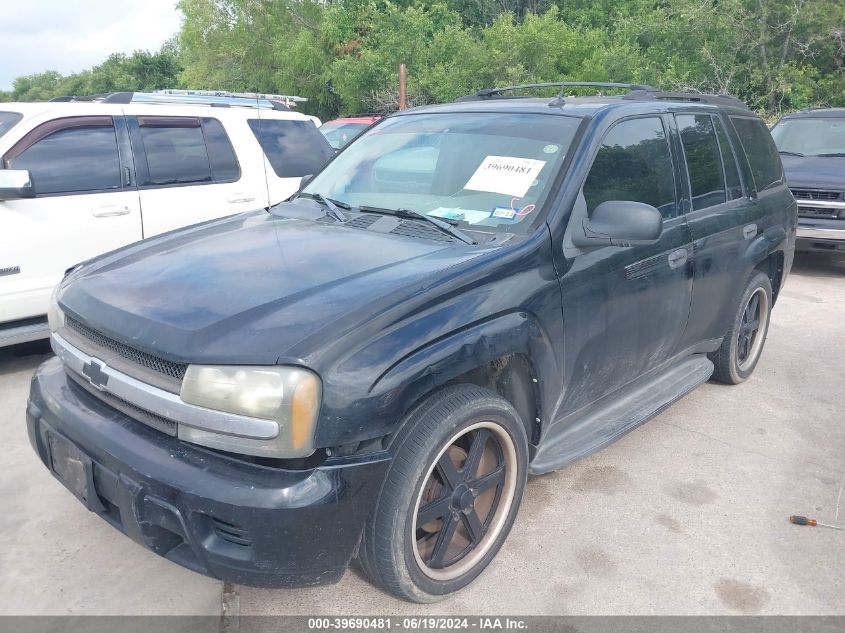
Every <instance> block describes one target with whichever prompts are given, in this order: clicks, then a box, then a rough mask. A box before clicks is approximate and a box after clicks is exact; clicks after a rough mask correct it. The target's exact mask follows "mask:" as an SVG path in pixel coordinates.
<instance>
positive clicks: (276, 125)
mask: <svg viewBox="0 0 845 633" xmlns="http://www.w3.org/2000/svg"><path fill="white" fill-rule="evenodd" d="M249 127H250V129H251V130H252V133H253V134H254V135H255V138H256V139H258V142H259V144H260V145H261V149H263V150H264V153H265V154H266V156H267V160H268V161H270V165H271V166H272V167H273V171H274V172H276V175H277V176H278V177H279V178H301V177H302V176H309V175H311V174H316V173H317V172H318V171H320V169H322V167H323V165H325V164H326V163H327V162H328V161H329V160H330V159H331V158H332V157H333V156H334V150H333V149H332V147H331V146H330V145H329V143H328V141H326V139H325V137H324V136H323V135H322V134H321V133H320V131H319V130H318V129H317V126H315V125H314V124H313V123H311V121H295V120H283V119H250V120H249Z"/></svg>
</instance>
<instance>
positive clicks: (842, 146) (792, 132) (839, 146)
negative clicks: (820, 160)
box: [772, 117, 845, 156]
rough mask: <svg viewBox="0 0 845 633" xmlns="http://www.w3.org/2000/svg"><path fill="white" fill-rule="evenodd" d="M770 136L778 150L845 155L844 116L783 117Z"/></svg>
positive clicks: (802, 153)
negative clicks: (815, 117) (814, 117)
mask: <svg viewBox="0 0 845 633" xmlns="http://www.w3.org/2000/svg"><path fill="white" fill-rule="evenodd" d="M772 138H774V139H775V145H777V146H778V151H780V152H786V153H790V154H801V155H802V156H821V155H824V154H842V155H845V118H841V119H839V118H821V117H820V118H817V119H785V120H783V121H781V122H780V123H778V124H777V125H776V126H775V127H774V128H773V129H772Z"/></svg>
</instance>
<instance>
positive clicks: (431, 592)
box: [359, 385, 528, 602]
mask: <svg viewBox="0 0 845 633" xmlns="http://www.w3.org/2000/svg"><path fill="white" fill-rule="evenodd" d="M392 450H393V453H394V458H393V461H392V462H391V465H390V468H389V469H388V473H387V479H386V481H385V485H384V488H383V489H382V492H381V494H380V496H379V499H378V501H377V503H376V508H375V510H374V512H373V515H372V516H371V517H370V519H369V521H368V522H367V525H366V527H365V530H364V538H363V542H362V544H361V548H360V552H359V559H360V561H361V565H362V567H363V569H364V571H365V573H366V574H367V575H368V576H369V577H370V579H371V580H373V581H374V582H375V583H376V584H379V585H381V586H382V587H384V588H385V589H387V590H388V591H390V592H392V593H394V594H396V595H398V596H400V597H403V598H406V599H408V600H413V601H415V602H433V601H436V600H438V599H440V598H442V597H444V596H446V595H447V594H449V593H451V592H454V591H457V590H459V589H461V588H462V587H464V586H466V585H467V584H469V583H470V582H472V580H474V579H475V578H476V577H477V576H478V575H479V574H480V573H481V572H482V571H483V570H484V568H485V567H487V565H488V564H489V563H490V561H491V560H492V559H493V558H494V557H495V555H496V553H497V552H498V551H499V549H500V548H501V546H502V544H503V543H504V541H505V538H506V537H507V535H508V532H509V531H510V528H511V525H512V524H513V521H514V519H515V517H516V513H517V510H518V508H519V503H520V501H521V499H522V492H523V489H524V487H525V479H526V473H527V461H528V454H527V440H526V437H525V430H524V428H523V425H522V421H521V420H520V418H519V414H518V413H517V412H516V411H515V410H514V408H513V407H512V406H511V405H510V404H509V403H508V402H507V401H505V400H503V399H502V398H500V397H499V396H498V395H496V394H494V393H492V392H490V391H488V390H486V389H482V388H480V387H475V386H472V385H461V386H457V387H450V388H447V389H444V390H443V391H441V392H439V393H437V394H434V395H433V396H432V397H431V398H429V400H428V401H426V402H425V403H424V404H423V405H421V406H420V407H417V409H416V410H415V411H414V412H413V413H411V415H410V416H409V417H408V419H407V420H406V421H405V422H404V423H403V425H402V427H401V428H400V431H399V432H398V433H397V436H396V438H395V439H394V441H393V444H392Z"/></svg>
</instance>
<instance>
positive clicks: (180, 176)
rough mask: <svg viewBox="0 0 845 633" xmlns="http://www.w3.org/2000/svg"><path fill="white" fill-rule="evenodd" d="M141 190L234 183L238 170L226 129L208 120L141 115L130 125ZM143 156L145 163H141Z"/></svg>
mask: <svg viewBox="0 0 845 633" xmlns="http://www.w3.org/2000/svg"><path fill="white" fill-rule="evenodd" d="M131 129H132V130H133V132H132V134H133V143H140V144H141V145H142V146H143V150H144V151H143V154H144V156H141V152H136V154H137V155H138V156H137V159H138V163H140V164H139V165H136V167H137V169H138V182H139V184H140V186H141V187H146V188H149V187H167V186H171V185H202V184H211V183H219V182H234V181H236V180H238V179H239V178H240V176H241V168H240V165H238V159H237V157H236V156H235V151H234V149H232V143H231V141H230V140H229V137H228V135H227V134H226V130H225V129H224V128H223V125H222V124H221V123H220V121H218V120H217V119H213V118H210V117H203V118H197V117H161V116H140V117H137V119H136V124H135V125H131ZM144 157H145V158H146V160H144Z"/></svg>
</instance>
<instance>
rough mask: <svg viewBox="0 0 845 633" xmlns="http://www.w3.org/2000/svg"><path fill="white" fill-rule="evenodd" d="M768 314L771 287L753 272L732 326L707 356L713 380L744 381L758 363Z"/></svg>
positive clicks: (770, 309)
mask: <svg viewBox="0 0 845 633" xmlns="http://www.w3.org/2000/svg"><path fill="white" fill-rule="evenodd" d="M771 311H772V284H771V282H770V281H769V278H768V276H766V275H764V274H763V273H761V272H755V273H754V275H752V276H751V279H750V280H749V281H748V285H747V286H746V288H745V292H744V293H743V295H742V299H741V301H740V304H739V311H738V312H737V315H736V317H735V318H734V321H733V325H732V326H731V329H730V330H729V331H728V333H727V334H726V335H725V338H724V340H723V341H722V345H721V347H720V348H719V349H718V350H717V351H716V352H714V353H713V354H711V356H710V359H711V360H712V361H713V364H714V365H715V371H714V372H713V378H715V379H716V380H718V381H719V382H723V383H726V384H729V385H737V384H739V383H741V382H744V381H745V380H747V379H748V377H749V376H751V374H752V373H753V372H754V368H755V367H756V366H757V361H759V360H760V354H761V353H762V351H763V344H764V343H765V341H766V334H767V333H768V331H769V317H770V315H771Z"/></svg>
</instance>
